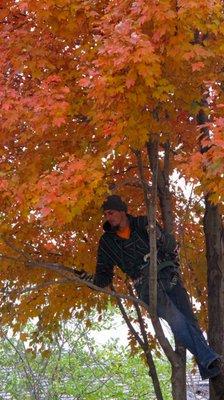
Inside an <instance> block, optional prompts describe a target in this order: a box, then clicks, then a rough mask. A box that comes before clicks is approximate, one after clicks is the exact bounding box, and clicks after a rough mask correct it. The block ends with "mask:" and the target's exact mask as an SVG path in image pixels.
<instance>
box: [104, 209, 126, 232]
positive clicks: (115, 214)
mask: <svg viewBox="0 0 224 400" xmlns="http://www.w3.org/2000/svg"><path fill="white" fill-rule="evenodd" d="M123 213H124V211H117V210H106V211H104V216H105V218H106V220H107V221H108V222H109V224H110V225H111V227H112V228H115V227H119V225H120V223H121V220H122V216H123Z"/></svg>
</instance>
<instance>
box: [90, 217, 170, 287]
mask: <svg viewBox="0 0 224 400" xmlns="http://www.w3.org/2000/svg"><path fill="white" fill-rule="evenodd" d="M127 216H128V219H129V222H130V228H131V235H130V238H129V239H123V238H121V237H119V236H117V235H116V232H113V230H112V228H111V225H110V224H109V222H106V223H105V224H104V226H103V228H104V231H105V232H104V234H103V235H102V236H101V238H100V241H99V246H98V254H97V266H96V272H95V275H94V284H95V285H97V286H101V287H105V286H108V285H109V284H110V283H111V282H112V279H113V272H114V267H115V266H118V267H119V268H120V269H121V270H122V271H123V272H125V273H126V274H127V275H128V276H129V277H130V278H131V279H132V280H135V279H137V278H138V277H140V276H141V267H142V265H143V264H145V261H144V256H145V255H146V254H148V253H149V251H150V249H149V237H148V232H147V225H148V220H147V217H146V216H139V217H133V216H132V215H129V214H127ZM176 247H177V245H176V242H175V239H174V237H173V236H172V235H170V234H168V233H166V232H165V231H164V230H163V229H162V228H161V227H160V226H159V225H157V249H158V265H159V266H163V265H164V266H169V265H171V266H172V265H177V264H178V261H177V257H176Z"/></svg>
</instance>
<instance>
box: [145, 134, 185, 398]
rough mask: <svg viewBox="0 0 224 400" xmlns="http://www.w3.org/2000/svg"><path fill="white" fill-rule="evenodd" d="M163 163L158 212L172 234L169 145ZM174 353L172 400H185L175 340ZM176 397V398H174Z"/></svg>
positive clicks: (182, 370) (182, 352)
mask: <svg viewBox="0 0 224 400" xmlns="http://www.w3.org/2000/svg"><path fill="white" fill-rule="evenodd" d="M164 149H165V152H164V163H163V168H162V167H161V164H158V178H157V192H158V197H159V203H160V210H161V215H162V221H163V226H164V229H165V230H166V231H167V232H169V233H174V215H173V210H172V196H171V193H170V185H169V175H170V145H169V143H168V142H167V143H165V145H164ZM147 150H148V157H149V162H150V165H151V168H152V159H153V153H154V149H153V145H152V143H151V142H148V144H147ZM175 352H176V354H177V355H178V356H179V359H180V363H179V367H178V368H176V367H175V366H173V365H172V393H173V398H174V399H176V398H177V399H180V398H181V400H185V399H186V349H185V348H184V347H183V346H181V345H180V344H179V343H178V342H177V341H176V340H175ZM179 394H181V396H180V397H178V396H179ZM175 396H177V397H175Z"/></svg>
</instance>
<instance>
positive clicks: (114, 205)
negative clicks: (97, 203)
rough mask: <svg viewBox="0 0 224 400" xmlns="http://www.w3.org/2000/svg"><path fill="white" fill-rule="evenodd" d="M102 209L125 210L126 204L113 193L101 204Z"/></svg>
mask: <svg viewBox="0 0 224 400" xmlns="http://www.w3.org/2000/svg"><path fill="white" fill-rule="evenodd" d="M102 209H103V211H106V210H116V211H125V212H127V209H128V208H127V204H126V203H125V202H124V201H122V200H121V198H120V196H117V195H116V194H113V195H111V196H108V197H107V199H106V200H105V201H104V202H103V204H102Z"/></svg>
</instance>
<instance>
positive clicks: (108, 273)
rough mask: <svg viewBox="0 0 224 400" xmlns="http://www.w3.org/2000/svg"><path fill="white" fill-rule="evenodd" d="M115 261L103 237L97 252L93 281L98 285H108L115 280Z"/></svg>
mask: <svg viewBox="0 0 224 400" xmlns="http://www.w3.org/2000/svg"><path fill="white" fill-rule="evenodd" d="M113 270H114V263H113V260H112V259H110V255H109V253H108V252H107V251H106V249H105V239H104V238H103V237H101V239H100V241H99V246H98V252H97V263H96V271H95V275H94V279H93V283H94V285H96V286H100V287H106V286H108V285H110V284H111V283H112V280H113Z"/></svg>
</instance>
